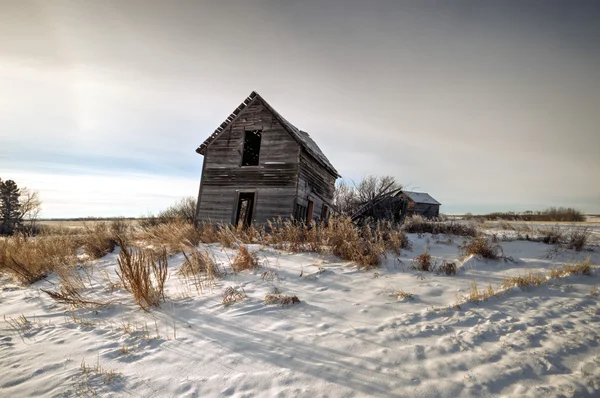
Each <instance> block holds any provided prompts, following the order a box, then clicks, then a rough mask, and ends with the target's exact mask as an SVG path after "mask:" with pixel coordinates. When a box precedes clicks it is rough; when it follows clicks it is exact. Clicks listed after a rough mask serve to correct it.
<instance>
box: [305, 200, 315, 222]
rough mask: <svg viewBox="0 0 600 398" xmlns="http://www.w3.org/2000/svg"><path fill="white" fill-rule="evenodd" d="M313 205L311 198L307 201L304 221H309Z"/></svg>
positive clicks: (311, 216)
mask: <svg viewBox="0 0 600 398" xmlns="http://www.w3.org/2000/svg"><path fill="white" fill-rule="evenodd" d="M314 207H315V202H313V201H312V200H309V201H308V209H307V211H306V213H307V214H306V223H307V224H308V223H310V222H311V221H312V218H313V209H314Z"/></svg>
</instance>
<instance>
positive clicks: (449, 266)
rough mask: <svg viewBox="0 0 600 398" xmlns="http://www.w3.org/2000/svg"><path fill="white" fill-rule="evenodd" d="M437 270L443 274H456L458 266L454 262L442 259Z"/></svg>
mask: <svg viewBox="0 0 600 398" xmlns="http://www.w3.org/2000/svg"><path fill="white" fill-rule="evenodd" d="M438 272H439V273H441V274H444V275H456V273H457V272H458V268H457V267H456V263H454V262H447V261H446V260H443V261H442V264H441V265H440V266H439V268H438Z"/></svg>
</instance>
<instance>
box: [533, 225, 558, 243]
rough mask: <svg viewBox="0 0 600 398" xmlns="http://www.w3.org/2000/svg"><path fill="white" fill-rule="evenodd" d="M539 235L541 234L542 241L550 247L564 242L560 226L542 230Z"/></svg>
mask: <svg viewBox="0 0 600 398" xmlns="http://www.w3.org/2000/svg"><path fill="white" fill-rule="evenodd" d="M539 233H540V234H541V237H540V240H541V241H542V242H544V243H546V244H548V245H557V244H560V243H561V242H562V240H563V231H562V230H561V229H560V227H559V226H558V225H555V226H552V227H549V228H548V227H547V228H541V229H540V230H539Z"/></svg>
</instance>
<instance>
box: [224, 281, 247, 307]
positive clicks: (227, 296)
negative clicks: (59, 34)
mask: <svg viewBox="0 0 600 398" xmlns="http://www.w3.org/2000/svg"><path fill="white" fill-rule="evenodd" d="M246 297H247V296H246V293H244V291H243V290H242V289H234V288H233V287H231V286H227V287H226V288H225V289H224V290H223V301H222V302H223V305H226V306H227V305H231V304H234V303H237V302H238V301H242V300H243V299H245V298H246Z"/></svg>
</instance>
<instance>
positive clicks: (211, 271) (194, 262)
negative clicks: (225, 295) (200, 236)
mask: <svg viewBox="0 0 600 398" xmlns="http://www.w3.org/2000/svg"><path fill="white" fill-rule="evenodd" d="M189 251H190V254H189V255H188V254H186V253H185V251H183V252H182V253H183V256H184V257H185V262H184V263H183V265H182V266H181V268H180V269H179V271H178V273H179V274H180V275H181V276H183V277H184V278H185V279H186V280H188V281H189V282H190V283H191V284H192V285H194V286H195V287H196V291H197V292H198V294H202V293H203V292H204V289H206V288H212V287H213V286H214V285H215V280H217V279H219V278H221V277H222V276H223V272H222V271H221V270H220V269H219V267H218V266H217V264H216V262H215V260H214V258H213V257H212V256H211V255H210V252H209V251H208V250H206V251H204V252H201V251H199V250H198V249H195V248H190V249H189Z"/></svg>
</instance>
